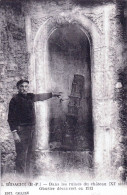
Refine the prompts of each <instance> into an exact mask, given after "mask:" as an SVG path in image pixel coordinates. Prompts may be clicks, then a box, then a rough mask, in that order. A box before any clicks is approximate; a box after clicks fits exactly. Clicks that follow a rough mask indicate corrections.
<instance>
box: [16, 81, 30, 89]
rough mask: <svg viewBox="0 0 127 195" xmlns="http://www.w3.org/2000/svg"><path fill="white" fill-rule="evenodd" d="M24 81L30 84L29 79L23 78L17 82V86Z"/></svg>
mask: <svg viewBox="0 0 127 195" xmlns="http://www.w3.org/2000/svg"><path fill="white" fill-rule="evenodd" d="M22 83H28V84H29V81H28V80H26V79H21V80H20V81H18V82H17V84H16V86H17V87H18V86H19V85H21V84H22Z"/></svg>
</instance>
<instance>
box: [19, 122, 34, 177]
mask: <svg viewBox="0 0 127 195" xmlns="http://www.w3.org/2000/svg"><path fill="white" fill-rule="evenodd" d="M17 133H18V135H19V137H20V139H21V142H20V143H16V145H15V146H16V153H17V156H16V172H17V173H24V174H26V175H27V174H29V173H30V167H31V160H32V158H33V140H34V139H33V138H34V134H35V126H34V125H29V126H19V127H18V131H17Z"/></svg>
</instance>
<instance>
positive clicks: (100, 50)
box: [31, 12, 113, 169]
mask: <svg viewBox="0 0 127 195" xmlns="http://www.w3.org/2000/svg"><path fill="white" fill-rule="evenodd" d="M65 23H71V24H74V23H78V25H79V26H80V29H81V30H82V31H83V32H84V33H85V34H86V36H87V37H88V39H89V42H90V46H91V80H92V105H93V113H92V115H93V123H94V165H95V167H98V168H99V169H101V168H102V169H103V167H104V166H105V159H106V158H107V157H108V158H107V159H106V160H107V162H108V166H110V148H109V147H108V149H106V147H107V146H106V142H107V140H108V139H109V138H110V137H109V136H110V135H109V133H108V131H107V130H106V131H105V129H108V126H109V125H110V124H107V121H105V116H106V114H107V112H106V109H105V108H106V107H108V106H109V109H110V108H111V103H112V100H111V99H110V98H109V99H107V101H106V104H105V100H104V99H105V89H104V88H105V87H104V76H105V75H106V74H107V73H106V72H105V71H104V66H105V65H106V64H105V63H106V62H107V61H106V60H104V59H105V58H106V57H105V56H106V55H107V53H106V48H105V42H104V40H103V39H102V36H101V35H102V34H101V32H100V31H99V29H98V28H97V26H96V25H95V24H94V23H93V21H91V20H90V19H89V18H87V17H86V16H84V15H83V16H82V15H79V13H78V12H75V13H71V14H70V13H64V14H61V15H59V16H58V17H57V18H54V17H50V18H49V19H48V20H46V22H44V24H43V25H42V26H41V27H40V28H39V30H38V32H37V34H36V36H35V39H34V48H33V53H32V59H33V60H32V63H31V72H32V79H33V78H34V82H33V84H34V86H35V92H36V93H41V92H46V91H47V92H48V91H51V85H50V83H51V82H50V73H49V70H48V63H49V62H48V50H47V46H48V45H47V43H48V39H49V37H50V35H51V34H52V33H53V32H54V31H55V30H56V29H57V28H58V27H59V26H60V25H62V24H65ZM106 59H107V58H106ZM32 79H31V80H32ZM45 80H47V81H48V82H45ZM112 88H113V86H112ZM100 101H101V102H100ZM48 104H49V103H48V102H41V103H37V105H36V111H37V137H38V139H37V143H38V145H37V149H40V150H41V151H45V150H48V147H49V146H48V137H49V124H48V121H49V109H48V108H49V106H48ZM110 114H111V112H110V113H109V116H111V115H110ZM110 120H112V116H111V119H110ZM100 135H101V136H100ZM102 137H103V138H104V139H105V142H104V143H103V140H102ZM110 139H111V138H110ZM99 147H101V148H99ZM104 150H105V154H106V155H105V154H104V153H103V152H104ZM107 162H106V163H107Z"/></svg>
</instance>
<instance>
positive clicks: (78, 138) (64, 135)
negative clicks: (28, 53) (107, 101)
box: [48, 23, 94, 151]
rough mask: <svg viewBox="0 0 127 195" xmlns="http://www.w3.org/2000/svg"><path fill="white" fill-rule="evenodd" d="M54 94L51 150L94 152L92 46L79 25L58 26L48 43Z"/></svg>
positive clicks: (50, 138) (51, 108)
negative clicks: (59, 96)
mask: <svg viewBox="0 0 127 195" xmlns="http://www.w3.org/2000/svg"><path fill="white" fill-rule="evenodd" d="M48 53H49V72H50V77H51V78H50V79H51V83H52V89H53V91H61V92H62V99H60V102H59V103H58V101H57V100H56V99H54V100H53V101H51V104H50V127H49V131H50V135H49V145H50V149H51V150H62V151H70V150H71V151H86V150H89V151H91V150H93V145H94V144H93V125H92V98H91V59H90V58H91V56H90V43H89V40H88V38H87V36H86V34H85V33H84V32H83V31H82V30H81V29H80V26H79V25H78V24H69V23H66V24H64V25H61V26H59V28H57V29H56V30H55V31H54V32H53V33H52V34H51V35H50V37H49V39H48Z"/></svg>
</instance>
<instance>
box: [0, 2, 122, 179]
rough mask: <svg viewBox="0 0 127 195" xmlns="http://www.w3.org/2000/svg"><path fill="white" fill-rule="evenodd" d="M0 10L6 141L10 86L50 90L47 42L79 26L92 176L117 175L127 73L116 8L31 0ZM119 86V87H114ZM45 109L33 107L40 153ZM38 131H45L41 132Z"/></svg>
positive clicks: (44, 134)
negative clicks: (86, 57) (87, 58)
mask: <svg viewBox="0 0 127 195" xmlns="http://www.w3.org/2000/svg"><path fill="white" fill-rule="evenodd" d="M5 5H6V6H5ZM1 10H2V12H1V18H0V21H1V23H0V24H1V26H2V28H1V29H2V32H1V56H3V57H4V60H3V61H4V63H3V64H2V63H1V68H2V70H3V77H2V76H1V85H2V87H1V90H2V91H3V92H2V93H3V96H2V97H1V98H2V100H1V102H0V104H1V106H2V107H1V109H3V112H2V115H3V121H4V123H2V124H3V127H2V132H4V133H5V132H7V133H6V134H7V140H8V139H10V137H11V138H12V136H11V134H10V133H8V132H9V130H8V129H9V128H8V125H7V123H6V122H5V121H6V120H7V111H8V102H9V100H10V98H11V96H12V94H13V93H15V92H16V88H13V87H14V86H15V83H16V82H17V80H18V79H19V78H22V77H23V78H24V77H25V78H27V77H28V79H29V80H30V81H31V86H30V90H31V91H33V92H37V93H40V92H44V91H50V90H51V89H52V88H51V85H50V84H49V85H47V84H46V80H45V78H47V80H48V81H50V71H49V58H48V54H49V53H48V50H47V42H48V39H49V37H50V35H51V34H52V33H53V32H54V31H55V30H56V29H57V28H59V26H60V25H63V24H65V23H70V24H71V23H78V24H79V25H80V28H81V29H82V31H83V32H84V33H85V34H86V35H87V37H88V39H89V42H90V46H91V80H92V105H93V124H94V126H93V127H94V166H95V170H96V175H98V176H101V177H103V176H104V175H105V177H111V176H112V175H113V174H116V171H118V172H119V168H120V167H121V166H123V165H124V164H125V163H124V159H125V158H124V159H123V158H122V156H124V155H123V153H125V145H126V143H125V142H126V141H124V135H125V134H124V133H125V129H126V124H125V123H126V122H125V123H124V121H125V117H126V112H125V110H124V109H125V106H123V102H124V105H126V95H125V94H126V81H125V79H124V78H125V77H126V74H123V73H125V72H126V71H125V70H126V64H125V62H126V48H125V49H124V47H123V46H124V40H123V31H122V30H123V27H122V23H121V18H122V17H123V16H122V7H121V5H119V4H117V3H113V2H112V1H107V3H106V4H104V2H103V3H102V4H99V1H98V3H97V4H94V3H92V4H89V3H87V2H86V3H83V2H82V1H80V2H79V1H73V0H70V1H60V2H57V1H38V2H37V1H34V0H31V1H29V2H25V1H23V2H22V3H21V4H20V3H18V4H12V3H10V4H3V5H2V7H1ZM42 67H43V68H42ZM4 71H5V72H4ZM123 80H124V82H125V83H123ZM120 82H122V89H119V85H120ZM49 83H50V82H49ZM3 86H4V87H3ZM123 91H124V93H123ZM3 99H4V102H3ZM48 106H49V102H48V103H38V104H37V105H36V110H37V127H38V132H37V134H38V146H37V148H38V149H40V148H41V149H42V150H44V149H47V148H48V139H49V132H48V130H49V129H48V124H47V123H46V122H45V121H47V119H48V112H49V110H48ZM44 111H45V113H44ZM44 115H45V118H44ZM42 127H43V128H44V129H46V131H42ZM123 132H124V133H123ZM4 137H6V136H4ZM44 140H46V141H44ZM3 142H4V141H3ZM4 143H5V142H4ZM12 145H13V146H14V143H13V141H12ZM13 151H14V150H13ZM100 170H101V171H100ZM116 175H117V176H118V175H119V173H118V174H116Z"/></svg>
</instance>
